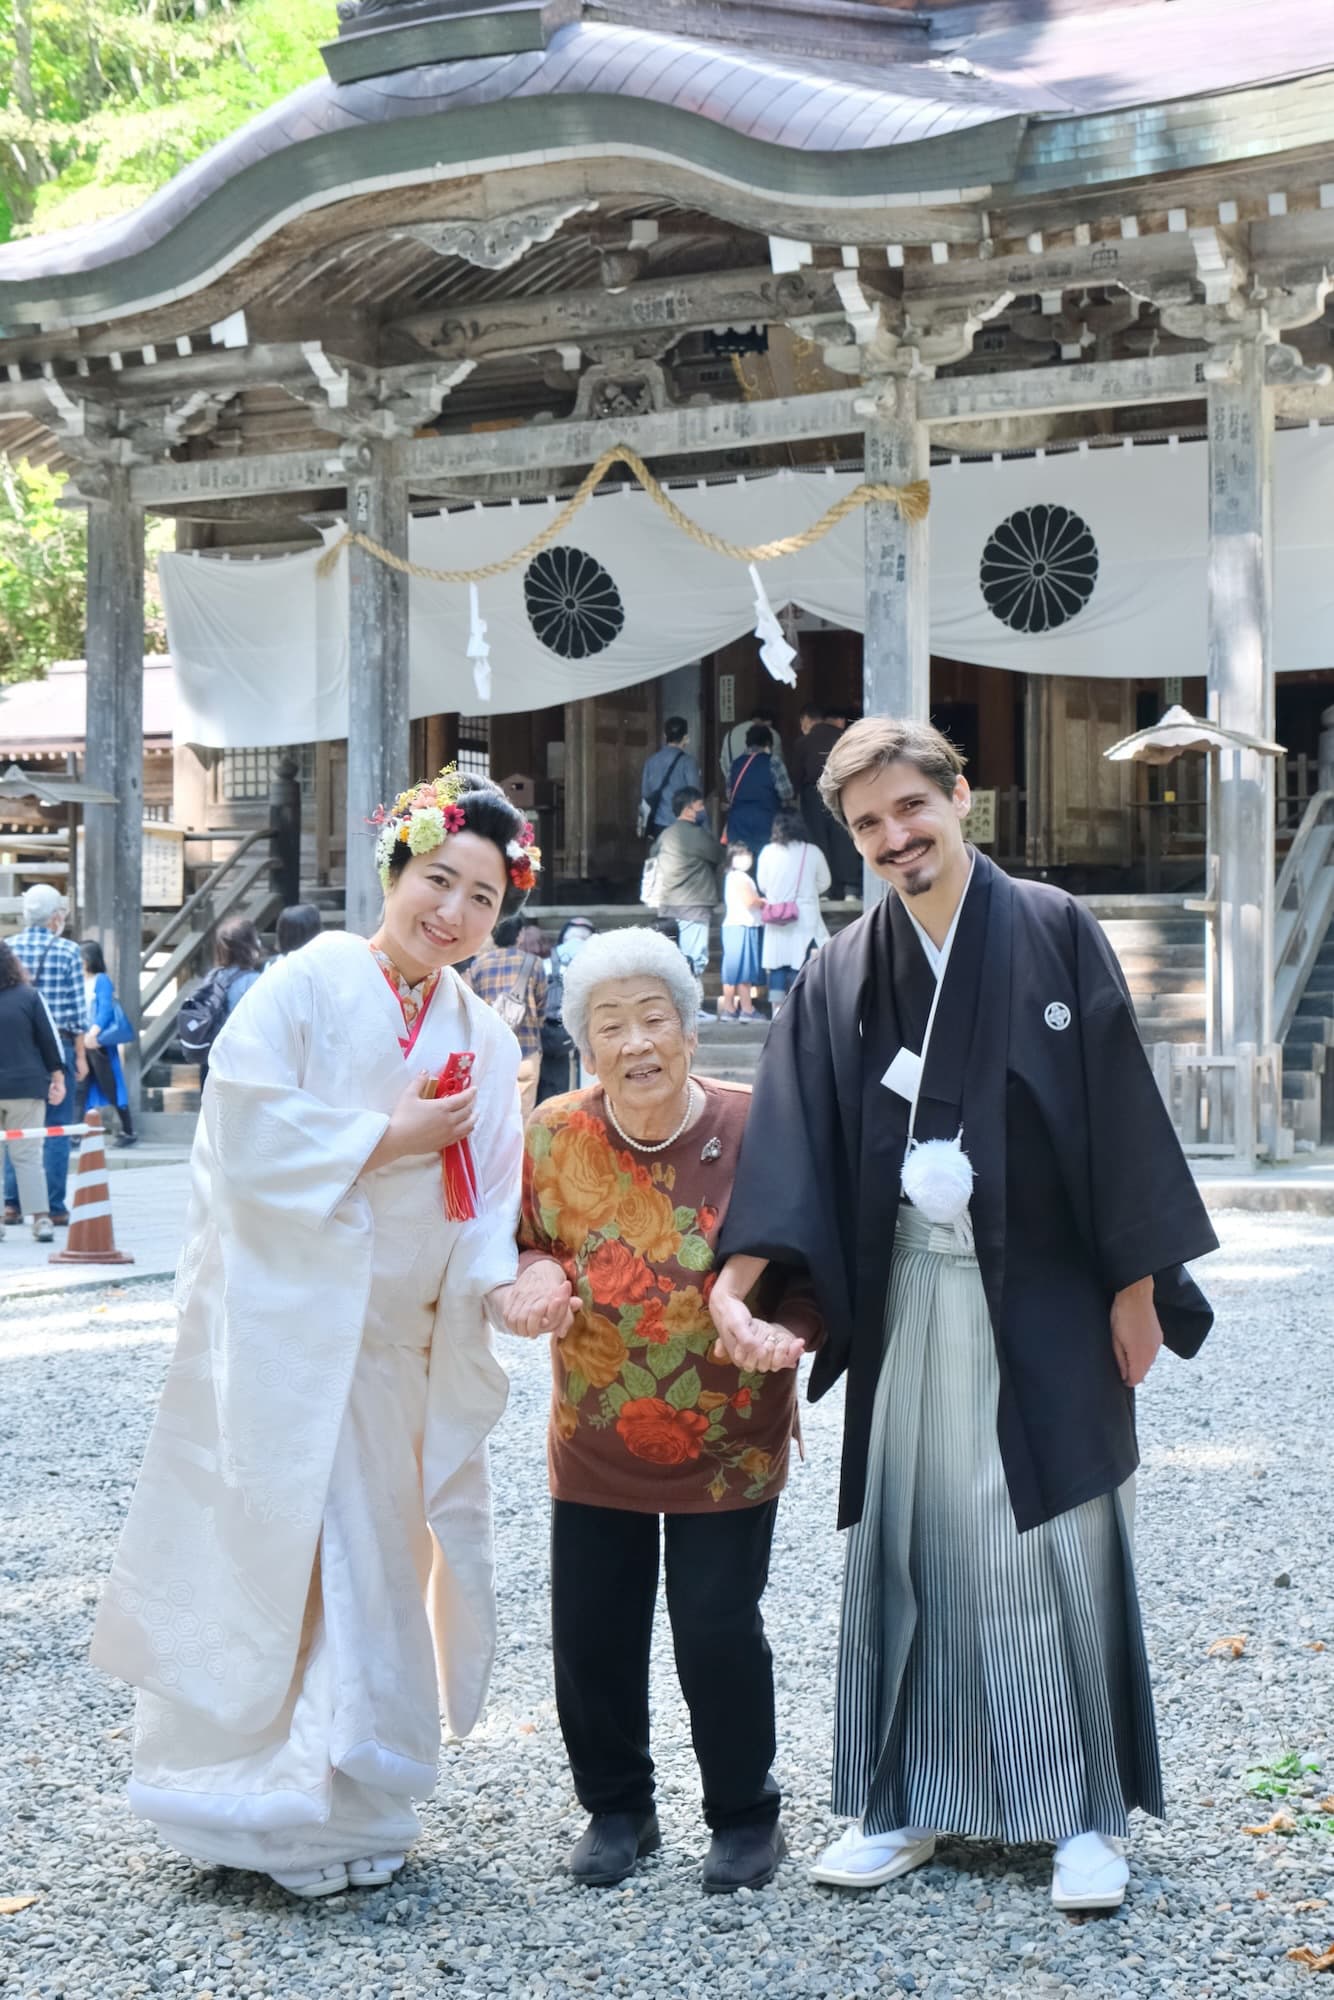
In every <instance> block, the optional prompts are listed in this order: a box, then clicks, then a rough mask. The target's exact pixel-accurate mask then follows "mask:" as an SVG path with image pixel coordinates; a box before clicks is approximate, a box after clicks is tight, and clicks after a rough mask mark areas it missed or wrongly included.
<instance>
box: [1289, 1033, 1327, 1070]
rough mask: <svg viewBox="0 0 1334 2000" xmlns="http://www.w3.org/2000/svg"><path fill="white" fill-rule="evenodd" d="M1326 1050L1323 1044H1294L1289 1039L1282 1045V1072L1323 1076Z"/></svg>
mask: <svg viewBox="0 0 1334 2000" xmlns="http://www.w3.org/2000/svg"><path fill="white" fill-rule="evenodd" d="M1327 1054H1328V1048H1327V1046H1326V1044H1325V1043H1324V1042H1295V1041H1292V1040H1291V1039H1289V1040H1288V1041H1286V1042H1284V1044H1283V1072H1284V1075H1286V1074H1287V1073H1288V1071H1289V1070H1291V1071H1292V1072H1293V1073H1294V1074H1295V1073H1297V1072H1298V1071H1305V1072H1307V1073H1308V1074H1311V1075H1323V1073H1324V1068H1325V1058H1326V1056H1327Z"/></svg>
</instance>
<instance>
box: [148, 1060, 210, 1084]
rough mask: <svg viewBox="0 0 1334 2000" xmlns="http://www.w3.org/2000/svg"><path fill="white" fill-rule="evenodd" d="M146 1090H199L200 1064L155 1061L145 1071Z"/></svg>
mask: <svg viewBox="0 0 1334 2000" xmlns="http://www.w3.org/2000/svg"><path fill="white" fill-rule="evenodd" d="M143 1081H144V1088H145V1089H146V1090H164V1089H168V1088H173V1087H174V1088H176V1089H178V1090H198V1088H199V1064H198V1063H185V1062H155V1063H154V1064H153V1065H152V1066H151V1068H149V1069H146V1070H145V1071H144V1077H143Z"/></svg>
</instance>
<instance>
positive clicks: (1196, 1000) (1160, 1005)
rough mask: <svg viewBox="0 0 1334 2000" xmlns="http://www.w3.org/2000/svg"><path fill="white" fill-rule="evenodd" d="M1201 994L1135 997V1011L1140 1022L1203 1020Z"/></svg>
mask: <svg viewBox="0 0 1334 2000" xmlns="http://www.w3.org/2000/svg"><path fill="white" fill-rule="evenodd" d="M1202 1002H1203V992H1202V990H1201V991H1200V992H1196V993H1161V992H1159V993H1149V994H1146V995H1145V996H1144V998H1143V999H1142V1000H1141V999H1140V998H1139V997H1138V996H1136V1000H1135V1011H1136V1013H1137V1014H1138V1015H1139V1017H1140V1020H1141V1021H1195V1020H1200V1021H1202V1020H1203V1019H1204V1007H1203V1004H1202Z"/></svg>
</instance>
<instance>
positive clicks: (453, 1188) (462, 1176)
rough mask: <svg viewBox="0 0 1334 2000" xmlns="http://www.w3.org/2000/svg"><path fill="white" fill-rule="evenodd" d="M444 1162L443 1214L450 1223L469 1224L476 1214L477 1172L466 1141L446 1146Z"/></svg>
mask: <svg viewBox="0 0 1334 2000" xmlns="http://www.w3.org/2000/svg"><path fill="white" fill-rule="evenodd" d="M441 1158H442V1160H443V1162H444V1180H445V1214H446V1215H447V1216H448V1218H449V1220H450V1221H451V1222H471V1221H472V1219H473V1217H474V1216H475V1215H476V1213H477V1172H476V1169H475V1168H474V1166H473V1163H472V1147H471V1146H470V1145H469V1143H468V1141H467V1140H466V1139H459V1140H457V1141H456V1142H455V1144H454V1145H452V1146H446V1147H445V1150H444V1153H443V1154H442V1155H441Z"/></svg>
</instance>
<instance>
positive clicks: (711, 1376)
mask: <svg viewBox="0 0 1334 2000" xmlns="http://www.w3.org/2000/svg"><path fill="white" fill-rule="evenodd" d="M699 1006H700V988H699V982H698V980H697V979H696V978H695V976H694V974H693V973H692V971H691V970H690V967H689V965H688V964H687V963H686V961H685V959H684V958H683V957H682V956H681V953H680V952H679V951H678V950H676V949H675V947H674V946H673V945H671V944H670V943H669V942H668V941H667V939H666V938H662V937H658V936H657V935H655V934H654V933H653V932H652V931H648V930H638V929H636V930H620V931H610V932H607V933H605V934H604V935H602V936H601V937H596V938H593V939H592V940H591V941H590V942H589V943H588V944H586V945H585V946H584V947H583V949H582V951H581V952H580V953H579V956H578V958H576V959H575V960H574V961H573V963H572V964H571V965H570V966H569V968H568V970H567V971H566V974H565V996H564V1019H565V1024H566V1027H567V1028H568V1029H569V1032H570V1034H571V1036H572V1037H573V1039H574V1041H575V1043H576V1045H577V1046H578V1048H579V1049H580V1050H581V1051H583V1054H584V1061H585V1063H586V1064H587V1066H588V1068H589V1070H590V1071H591V1072H592V1073H593V1074H594V1075H595V1077H596V1079H597V1080H596V1083H595V1084H594V1085H593V1086H592V1087H591V1088H589V1089H587V1090H583V1091H577V1092H575V1093H573V1094H571V1095H567V1096H564V1097H558V1098H553V1099H551V1100H550V1101H549V1102H548V1103H546V1104H543V1105H540V1106H539V1107H538V1110H537V1113H536V1115H535V1117H534V1118H533V1119H532V1120H531V1121H530V1123H529V1126H528V1131H527V1139H526V1157H525V1165H524V1194H523V1207H522V1215H521V1220H520V1231H519V1244H520V1251H521V1256H520V1275H519V1279H518V1282H517V1284H516V1285H515V1287H514V1290H513V1293H512V1294H511V1296H510V1301H509V1309H508V1312H507V1318H508V1323H509V1324H510V1326H511V1328H512V1329H513V1331H514V1332H516V1333H525V1334H530V1335H532V1334H536V1333H539V1332H543V1331H548V1330H550V1331H554V1332H555V1333H556V1335H557V1337H556V1338H555V1339H554V1340H553V1343H552V1373H553V1377H554V1381H553V1395H552V1405H551V1422H550V1429H549V1432H548V1458H549V1465H550V1475H551V1490H552V1494H553V1496H554V1505H553V1509H552V1533H551V1548H552V1556H551V1561H552V1574H551V1597H552V1634H553V1651H554V1656H555V1673H556V1704H557V1709H558V1712H559V1715H560V1724H561V1730H562V1732H563V1734H564V1737H565V1745H566V1749H567V1750H568V1752H569V1757H570V1766H571V1770H572V1773H573V1776H574V1785H575V1790H576V1792H577V1793H578V1796H579V1801H580V1803H581V1805H582V1806H583V1807H584V1808H585V1810H586V1811H587V1812H588V1813H589V1814H590V1815H591V1817H590V1820H589V1824H588V1828H587V1830H586V1832H585V1833H584V1835H583V1836H582V1838H581V1839H580V1840H579V1842H578V1843H577V1845H576V1846H575V1848H574V1850H573V1852H572V1853H571V1855H570V1861H569V1866H570V1871H571V1873H572V1874H573V1875H574V1876H575V1878H576V1879H577V1880H578V1881H581V1882H584V1883H588V1884H597V1885H604V1884H609V1883H613V1882H619V1881H621V1880H622V1879H623V1878H624V1877H625V1876H626V1875H628V1874H629V1873H630V1872H631V1870H632V1869H633V1868H634V1866H635V1863H636V1860H637V1859H638V1857H639V1856H640V1855H643V1854H648V1853H650V1852H652V1850H653V1849H655V1848H656V1847H657V1846H658V1844H659V1835H658V1822H657V1817H656V1814H655V1812H654V1806H653V1761H652V1759H651V1757H650V1755H649V1704H648V1693H649V1690H648V1673H649V1646H650V1641H651V1637H652V1630H653V1609H654V1602H655V1599H656V1596H657V1588H658V1549H659V1541H660V1539H661V1540H663V1541H665V1544H666V1567H667V1608H668V1613H669V1615H670V1618H671V1622H672V1639H673V1643H674V1646H675V1650H676V1664H677V1672H678V1675H679V1677H680V1682H681V1689H682V1692H683V1693H684V1695H685V1698H686V1702H687V1705H688V1707H689V1709H690V1720H691V1735H692V1739H693V1742H694V1746H695V1753H696V1755H697V1757H698V1759H699V1764H700V1772H701V1776H702V1779H703V1791H704V1817H705V1819H706V1821H707V1822H708V1825H709V1827H710V1829H711V1831H712V1836H713V1837H712V1841H711V1843H710V1846H709V1851H708V1856H707V1858H706V1860H705V1863H704V1873H703V1886H704V1887H705V1888H706V1889H711V1890H730V1889H741V1888H759V1887H760V1886H762V1885H763V1884H764V1883H765V1882H767V1881H769V1879H770V1878H771V1876H772V1875H773V1873H774V1871H775V1869H776V1868H777V1866H778V1864H779V1862H780V1861H781V1860H782V1858H783V1855H784V1853H785V1851H786V1850H785V1847H784V1842H783V1836H782V1832H781V1830H780V1828H779V1824H778V1807H779V1794H778V1788H777V1786H776V1785H775V1784H774V1782H773V1778H772V1776H771V1775H770V1765H771V1764H772V1761H773V1756H774V1708H773V1677H772V1670H771V1662H770V1655H769V1647H768V1644H767V1642H766V1640H765V1636H764V1623H763V1620H762V1618H761V1615H760V1598H761V1596H762V1594H763V1591H764V1586H765V1582H766V1580H767V1576H768V1567H769V1549H770V1544H771V1542H772V1540H773V1531H774V1519H775V1515H776V1513H777V1510H778V1495H779V1493H780V1491H781V1489H782V1487H783V1484H784V1482H785V1480H786V1477H787V1460H788V1444H789V1440H790V1439H791V1436H792V1432H793V1428H794V1421H795V1384H794V1379H793V1375H792V1373H787V1374H783V1373H773V1374H760V1373H754V1374H741V1373H738V1371H737V1369H736V1368H735V1367H733V1366H732V1365H731V1364H730V1363H729V1364H723V1363H721V1362H719V1361H716V1360H715V1359H714V1357H713V1348H714V1336H713V1329H712V1325H711V1322H710V1319H709V1311H708V1303H707V1300H708V1293H709V1290H710V1287H711V1285H712V1277H711V1275H710V1274H711V1273H712V1270H713V1258H714V1244H715V1242H716V1240H717V1236H718V1230H719V1226H720V1224H721V1222H722V1219H723V1217H724V1215H725V1214H726V1212H727V1204H728V1200H729V1197H730V1195H731V1189H732V1173H733V1168H734V1166H735V1162H736V1158H737V1153H738V1150H739V1147H740V1144H741V1134H742V1130H743V1128H744V1126H745V1122H746V1112H747V1109H748V1106H749V1102H750V1093H749V1091H748V1090H746V1089H744V1088H741V1087H739V1086H737V1085H734V1084H726V1083H713V1082H710V1081H708V1080H707V1079H703V1078H699V1077H692V1076H691V1074H690V1062H691V1057H692V1055H693V1053H694V1048H695V1022H696V1019H697V1017H698V1014H699ZM571 1287H573V1298H572V1297H571V1289H570V1288H571ZM752 1308H753V1310H754V1311H755V1313H756V1314H757V1316H758V1317H759V1318H760V1320H761V1321H762V1323H763V1333H762V1337H763V1338H764V1339H766V1340H768V1341H770V1342H771V1343H772V1344H773V1348H774V1351H775V1352H776V1353H781V1354H783V1355H784V1356H786V1357H788V1358H789V1359H790V1360H795V1359H796V1358H797V1356H798V1355H799V1353H800V1351H801V1349H802V1347H803V1346H804V1345H809V1344H810V1343H812V1342H813V1341H814V1339H815V1338H816V1336H817V1334H818V1332H819V1330H820V1322H819V1320H818V1318H817V1316H816V1312H815V1308H814V1305H813V1304H812V1302H811V1295H810V1294H809V1293H808V1292H806V1291H805V1290H804V1289H802V1288H801V1287H800V1285H799V1284H798V1285H794V1284H793V1282H792V1281H791V1279H790V1277H788V1276H787V1275H786V1274H782V1273H778V1274H777V1279H776V1282H775V1283H774V1285H773V1286H772V1287H771V1288H770V1289H768V1290H762V1291H761V1293H760V1294H759V1295H758V1296H757V1297H756V1298H755V1299H754V1300H753V1301H752ZM571 1312H573V1321H572V1323H571V1324H568V1330H564V1329H566V1327H567V1323H568V1322H569V1321H570V1318H571ZM660 1517H661V1520H660Z"/></svg>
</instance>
